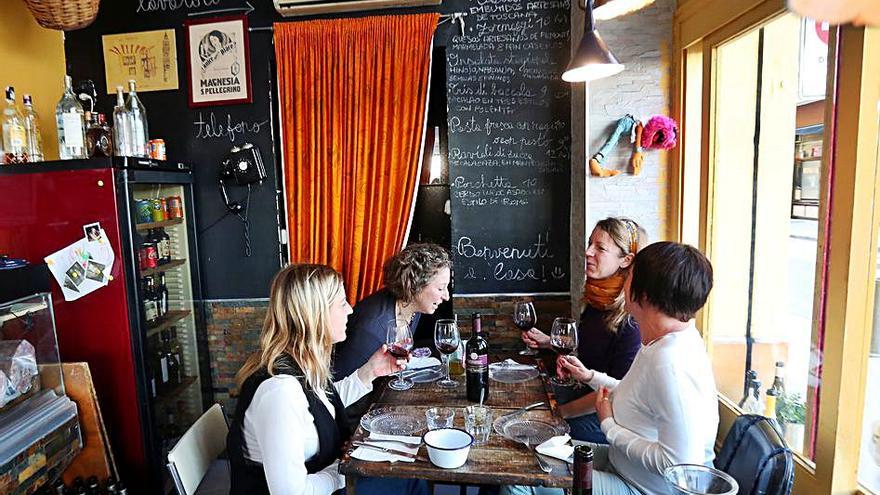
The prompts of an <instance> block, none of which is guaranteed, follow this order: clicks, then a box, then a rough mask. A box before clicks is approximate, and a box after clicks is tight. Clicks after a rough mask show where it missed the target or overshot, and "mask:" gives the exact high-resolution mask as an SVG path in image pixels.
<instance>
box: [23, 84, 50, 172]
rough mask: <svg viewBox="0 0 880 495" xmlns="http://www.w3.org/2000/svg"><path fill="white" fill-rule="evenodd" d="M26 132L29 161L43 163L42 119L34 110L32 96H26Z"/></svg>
mask: <svg viewBox="0 0 880 495" xmlns="http://www.w3.org/2000/svg"><path fill="white" fill-rule="evenodd" d="M22 101H24V132H25V137H26V139H27V153H28V160H29V161H31V162H41V161H43V160H44V159H45V158H44V157H43V136H42V134H41V133H40V117H39V115H37V111H36V110H34V100H33V98H32V97H31V95H24V97H23V98H22Z"/></svg>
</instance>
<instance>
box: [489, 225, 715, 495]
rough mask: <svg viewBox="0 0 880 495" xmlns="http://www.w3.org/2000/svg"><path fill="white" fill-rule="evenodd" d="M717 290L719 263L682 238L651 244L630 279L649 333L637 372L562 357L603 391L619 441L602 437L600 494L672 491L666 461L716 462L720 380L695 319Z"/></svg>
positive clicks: (601, 409) (568, 369)
mask: <svg viewBox="0 0 880 495" xmlns="http://www.w3.org/2000/svg"><path fill="white" fill-rule="evenodd" d="M711 289H712V265H711V264H710V263H709V260H708V259H706V257H705V256H703V254H702V253H700V252H699V251H698V250H696V249H694V248H693V247H691V246H687V245H684V244H678V243H673V242H658V243H655V244H651V245H649V246H647V247H646V248H644V249H643V250H641V251H639V253H638V254H637V255H636V256H635V259H634V260H633V268H632V271H631V275H630V277H629V278H628V279H627V281H626V283H625V284H624V292H625V294H626V302H625V305H626V310H627V312H629V313H630V314H631V315H632V316H633V317H634V318H635V319H636V321H637V322H638V324H639V328H640V329H641V338H642V348H641V349H640V350H639V352H638V354H636V357H635V360H634V361H633V363H632V366H631V367H630V369H629V372H628V373H627V374H626V375H625V376H624V377H623V379H622V380H617V379H614V378H611V377H609V376H608V375H606V374H605V373H600V372H598V371H593V370H590V369H587V368H586V367H584V365H583V364H582V363H581V362H580V361H579V360H578V359H577V358H575V357H567V358H560V359H559V360H558V361H557V367H558V369H559V370H560V371H561V372H563V374H569V375H570V376H572V377H573V378H575V379H576V380H578V381H581V382H584V383H587V384H589V385H590V386H591V387H593V388H594V389H595V390H598V394H597V396H596V413H597V415H598V416H599V421H600V425H601V428H602V432H603V433H605V435H606V436H607V438H608V442H609V444H610V445H592V447H593V453H594V459H593V469H594V471H593V493H594V494H614V495H618V494H627V495H629V494H633V495H635V494H655V493H667V488H666V485H665V483H664V481H663V470H664V469H666V468H667V467H669V466H672V465H673V464H683V463H689V464H706V465H711V463H712V460H713V459H714V458H715V454H714V450H713V447H714V444H715V437H716V435H717V433H718V403H717V399H716V393H715V380H714V378H713V375H712V366H711V364H710V363H709V358H708V356H707V355H706V350H705V346H704V344H703V339H702V337H701V336H700V334H699V332H697V330H696V328H695V327H694V325H693V317H694V314H695V313H696V312H697V311H698V310H699V309H700V308H702V307H703V305H704V304H705V303H706V298H707V297H708V295H709V291H710V290H711ZM535 491H536V492H538V493H541V494H544V493H548V494H549V493H561V491H558V490H557V491H556V492H553V491H551V490H549V489H538V490H535ZM502 492H503V493H504V492H506V493H528V490H526V489H524V487H505V489H504V490H502Z"/></svg>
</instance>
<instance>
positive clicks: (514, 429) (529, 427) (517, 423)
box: [492, 415, 571, 446]
mask: <svg viewBox="0 0 880 495" xmlns="http://www.w3.org/2000/svg"><path fill="white" fill-rule="evenodd" d="M492 427H493V429H494V430H495V433H498V434H499V435H501V436H503V437H505V438H507V439H508V440H513V441H514V442H522V439H523V437H528V439H529V445H532V446H534V445H538V444H540V443H543V442H545V441H547V440H549V439H550V438H552V437H555V436H557V435H565V434H566V433H568V432H570V431H571V428H570V427H569V426H568V423H566V422H565V421H564V420H558V421H545V420H538V419H530V418H528V417H527V416H525V415H516V416H514V417H510V416H501V417H499V418H498V419H496V420H495V422H494V423H493V424H492Z"/></svg>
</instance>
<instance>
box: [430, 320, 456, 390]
mask: <svg viewBox="0 0 880 495" xmlns="http://www.w3.org/2000/svg"><path fill="white" fill-rule="evenodd" d="M434 345H436V346H437V350H438V351H440V354H442V355H443V362H444V363H445V364H446V366H445V368H446V378H444V379H442V380H440V381H439V382H437V385H439V386H441V387H442V388H455V387H457V386H458V382H457V381H455V380H452V379H450V378H449V355H450V354H452V353H453V352H455V351H456V350H457V349H458V346H459V345H461V337H460V336H459V333H458V325H457V324H456V323H455V320H437V323H436V324H434Z"/></svg>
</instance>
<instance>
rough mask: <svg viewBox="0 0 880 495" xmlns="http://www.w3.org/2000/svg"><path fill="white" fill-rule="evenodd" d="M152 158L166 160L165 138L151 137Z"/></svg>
mask: <svg viewBox="0 0 880 495" xmlns="http://www.w3.org/2000/svg"><path fill="white" fill-rule="evenodd" d="M149 144H150V158H153V159H154V160H164V159H165V140H164V139H151V140H150V143H149Z"/></svg>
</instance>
